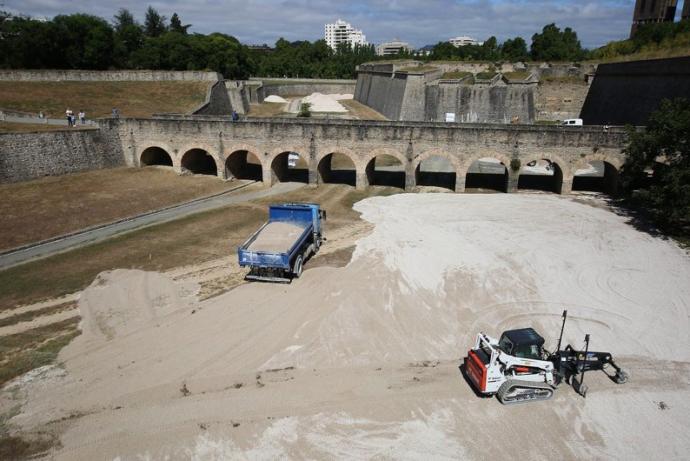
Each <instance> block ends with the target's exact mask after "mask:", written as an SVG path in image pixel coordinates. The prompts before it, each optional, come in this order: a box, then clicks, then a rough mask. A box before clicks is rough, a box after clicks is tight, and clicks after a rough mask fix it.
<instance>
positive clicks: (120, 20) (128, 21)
mask: <svg viewBox="0 0 690 461" xmlns="http://www.w3.org/2000/svg"><path fill="white" fill-rule="evenodd" d="M114 19H115V21H114V23H115V32H117V33H119V32H122V30H124V29H125V28H127V27H129V26H134V25H136V24H137V23H136V20H135V19H134V15H132V13H130V11H129V10H128V9H126V8H120V9H119V10H118V12H117V14H116V15H115V17H114Z"/></svg>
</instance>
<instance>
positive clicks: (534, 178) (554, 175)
mask: <svg viewBox="0 0 690 461" xmlns="http://www.w3.org/2000/svg"><path fill="white" fill-rule="evenodd" d="M532 161H535V162H537V164H538V162H540V161H546V162H549V164H550V166H551V167H552V170H551V172H548V173H546V172H545V173H544V174H541V173H532V172H529V171H528V170H527V168H537V169H538V166H537V165H535V167H531V166H529V165H528V164H529V163H531V162H532ZM547 171H548V170H547ZM564 184H565V185H566V188H565V192H570V186H571V185H572V176H571V175H570V169H569V168H568V164H567V163H565V162H563V160H561V159H560V158H559V157H557V156H549V155H533V156H531V157H527V160H525V159H524V157H523V159H521V167H520V171H519V176H518V182H517V188H518V190H520V189H523V190H524V189H531V190H542V191H545V192H554V193H556V194H561V193H562V192H564Z"/></svg>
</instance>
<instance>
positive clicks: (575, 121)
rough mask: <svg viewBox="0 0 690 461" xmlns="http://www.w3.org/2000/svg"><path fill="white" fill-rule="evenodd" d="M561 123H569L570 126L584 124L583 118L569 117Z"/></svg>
mask: <svg viewBox="0 0 690 461" xmlns="http://www.w3.org/2000/svg"><path fill="white" fill-rule="evenodd" d="M561 125H568V126H582V119H581V118H567V119H565V120H563V122H561Z"/></svg>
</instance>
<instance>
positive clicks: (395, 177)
mask: <svg viewBox="0 0 690 461" xmlns="http://www.w3.org/2000/svg"><path fill="white" fill-rule="evenodd" d="M382 156H389V157H392V158H394V159H396V160H398V162H400V167H399V168H397V165H396V166H395V167H394V169H393V170H390V171H385V170H377V169H376V158H377V157H382ZM407 164H408V160H407V158H406V157H405V156H404V155H403V154H401V153H400V152H398V151H397V150H395V149H391V148H388V147H382V148H379V149H374V150H373V151H372V152H370V153H369V155H368V156H367V157H366V159H365V161H364V165H365V168H364V170H365V175H364V177H365V178H366V185H372V186H373V185H387V186H393V187H400V188H402V189H404V188H405V184H406V176H407V175H406V172H407ZM383 168H387V167H383Z"/></svg>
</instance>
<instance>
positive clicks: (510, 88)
mask: <svg viewBox="0 0 690 461" xmlns="http://www.w3.org/2000/svg"><path fill="white" fill-rule="evenodd" d="M378 67H379V66H377V69H376V70H365V69H361V70H360V72H359V74H358V76H357V87H356V89H355V99H356V100H357V101H359V102H361V103H362V104H365V105H367V106H369V107H371V108H372V109H374V110H376V111H378V112H379V113H381V114H382V115H384V116H385V117H386V118H388V119H390V120H405V121H436V122H437V121H443V120H445V114H447V113H453V114H455V120H456V121H457V122H465V123H511V122H515V121H519V122H520V123H532V122H533V121H534V119H535V97H534V92H535V88H536V83H532V82H529V83H513V82H507V81H505V80H503V79H496V81H495V82H492V83H490V84H484V83H476V84H467V83H465V82H454V81H444V80H439V79H438V78H439V76H440V73H441V72H440V71H439V72H432V73H410V72H391V71H381V70H379V69H378Z"/></svg>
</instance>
